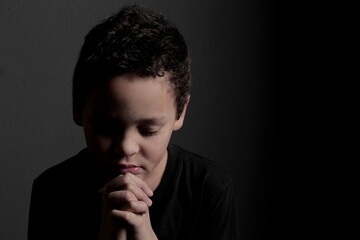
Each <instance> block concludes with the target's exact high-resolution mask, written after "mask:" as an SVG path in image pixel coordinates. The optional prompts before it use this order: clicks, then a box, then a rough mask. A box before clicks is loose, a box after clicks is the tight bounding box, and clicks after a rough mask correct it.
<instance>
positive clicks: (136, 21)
mask: <svg viewBox="0 0 360 240" xmlns="http://www.w3.org/2000/svg"><path fill="white" fill-rule="evenodd" d="M165 72H169V73H170V78H169V81H170V84H171V86H172V89H173V92H174V96H175V103H176V109H177V118H179V117H180V114H181V112H182V110H183V108H184V105H185V103H186V101H187V97H188V95H189V90H190V57H189V53H188V48H187V45H186V43H185V40H184V38H183V37H182V35H181V34H180V32H179V31H178V29H177V28H176V27H175V26H173V25H172V24H171V23H169V22H168V21H167V20H166V19H165V18H164V17H163V16H161V15H156V14H154V13H153V12H151V11H150V10H148V9H144V8H141V7H139V6H127V7H124V8H122V9H121V10H120V11H119V12H118V13H117V14H115V15H114V16H111V17H109V18H108V19H106V20H105V21H104V22H102V23H100V24H98V25H97V26H95V27H94V28H93V29H91V30H90V32H89V33H88V34H87V36H86V37H85V42H84V45H83V46H82V48H81V52H80V56H79V59H78V62H77V64H76V67H75V71H74V76H73V113H74V114H81V113H82V110H83V108H84V106H85V104H86V101H87V98H88V95H89V93H90V91H91V90H92V89H93V88H94V86H96V85H97V84H99V83H103V82H104V81H106V80H108V79H110V78H113V77H115V76H120V75H123V74H135V75H137V76H140V77H145V76H153V77H156V76H163V75H164V74H165Z"/></svg>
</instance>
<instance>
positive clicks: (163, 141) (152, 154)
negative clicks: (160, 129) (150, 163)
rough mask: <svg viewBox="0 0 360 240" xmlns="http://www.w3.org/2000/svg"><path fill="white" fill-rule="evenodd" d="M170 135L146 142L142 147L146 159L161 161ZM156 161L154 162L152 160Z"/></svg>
mask: <svg viewBox="0 0 360 240" xmlns="http://www.w3.org/2000/svg"><path fill="white" fill-rule="evenodd" d="M170 136H171V134H169V133H166V134H163V135H159V136H156V137H154V138H153V139H152V140H151V141H146V143H144V145H143V147H144V148H143V153H144V155H146V156H147V158H148V159H161V158H162V157H163V155H164V154H165V152H166V149H167V146H168V143H169V140H170ZM154 161H156V160H154Z"/></svg>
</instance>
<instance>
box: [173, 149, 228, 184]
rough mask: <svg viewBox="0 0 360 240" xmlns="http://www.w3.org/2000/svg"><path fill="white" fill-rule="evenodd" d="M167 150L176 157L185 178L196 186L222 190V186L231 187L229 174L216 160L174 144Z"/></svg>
mask: <svg viewBox="0 0 360 240" xmlns="http://www.w3.org/2000/svg"><path fill="white" fill-rule="evenodd" d="M169 150H170V151H171V154H172V155H173V156H175V158H176V159H177V162H178V164H179V168H181V172H182V175H185V179H188V180H189V179H190V180H191V181H192V182H193V184H195V185H197V186H198V187H201V188H205V189H204V190H207V189H210V190H211V191H223V190H225V189H224V188H228V187H231V185H232V181H231V178H230V176H229V174H228V173H227V171H226V170H225V169H224V168H223V167H222V166H221V165H220V164H219V163H218V162H215V161H214V160H211V159H208V158H206V157H203V156H201V155H198V154H195V153H192V152H190V151H188V150H185V149H183V148H181V147H179V146H176V145H171V146H170V147H169ZM200 185H201V186H200Z"/></svg>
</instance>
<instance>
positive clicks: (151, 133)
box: [139, 128, 158, 137]
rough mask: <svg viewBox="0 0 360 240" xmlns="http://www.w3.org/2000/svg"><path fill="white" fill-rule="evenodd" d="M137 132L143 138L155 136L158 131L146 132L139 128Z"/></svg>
mask: <svg viewBox="0 0 360 240" xmlns="http://www.w3.org/2000/svg"><path fill="white" fill-rule="evenodd" d="M139 132H140V134H141V135H143V136H145V137H151V136H155V135H156V134H157V133H158V131H152V130H146V129H141V128H139Z"/></svg>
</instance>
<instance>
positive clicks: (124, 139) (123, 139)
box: [113, 131, 140, 157]
mask: <svg viewBox="0 0 360 240" xmlns="http://www.w3.org/2000/svg"><path fill="white" fill-rule="evenodd" d="M113 147H114V148H113V150H114V152H115V153H116V154H117V155H118V156H123V157H130V156H132V155H134V154H136V153H138V152H139V150H140V147H139V144H138V141H137V137H136V134H135V133H133V132H131V131H125V132H123V134H121V135H120V136H116V137H115V139H114V145H113Z"/></svg>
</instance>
